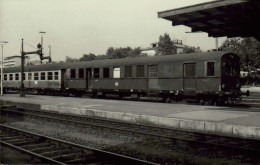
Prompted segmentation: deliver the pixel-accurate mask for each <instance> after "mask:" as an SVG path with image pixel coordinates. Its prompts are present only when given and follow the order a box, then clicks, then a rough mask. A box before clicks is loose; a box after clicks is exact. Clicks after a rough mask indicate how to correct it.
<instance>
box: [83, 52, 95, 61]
mask: <svg viewBox="0 0 260 165" xmlns="http://www.w3.org/2000/svg"><path fill="white" fill-rule="evenodd" d="M96 58H97V56H96V55H95V54H93V53H89V54H83V56H82V57H81V58H79V61H92V60H95V59H96Z"/></svg>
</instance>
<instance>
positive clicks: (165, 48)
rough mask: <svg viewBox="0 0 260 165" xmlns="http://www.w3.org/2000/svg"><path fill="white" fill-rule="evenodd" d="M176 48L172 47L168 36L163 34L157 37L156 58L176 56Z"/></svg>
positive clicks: (172, 44)
mask: <svg viewBox="0 0 260 165" xmlns="http://www.w3.org/2000/svg"><path fill="white" fill-rule="evenodd" d="M176 53H177V48H176V46H174V43H173V41H172V40H171V38H170V36H169V34H167V33H165V34H164V35H163V36H162V35H161V36H160V37H159V42H158V47H157V49H156V54H155V55H156V56H161V55H171V54H176Z"/></svg>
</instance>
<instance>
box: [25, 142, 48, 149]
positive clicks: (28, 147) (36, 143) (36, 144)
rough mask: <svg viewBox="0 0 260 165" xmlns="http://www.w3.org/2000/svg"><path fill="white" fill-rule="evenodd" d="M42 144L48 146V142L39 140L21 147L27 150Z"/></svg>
mask: <svg viewBox="0 0 260 165" xmlns="http://www.w3.org/2000/svg"><path fill="white" fill-rule="evenodd" d="M44 146H50V143H48V142H42V143H39V142H37V141H36V142H35V143H33V144H28V145H24V146H22V147H23V148H25V149H27V150H31V149H33V148H40V147H44Z"/></svg>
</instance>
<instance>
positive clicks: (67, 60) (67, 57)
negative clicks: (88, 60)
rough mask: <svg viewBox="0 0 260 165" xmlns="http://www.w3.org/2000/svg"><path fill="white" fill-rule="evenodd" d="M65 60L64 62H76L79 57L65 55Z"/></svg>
mask: <svg viewBox="0 0 260 165" xmlns="http://www.w3.org/2000/svg"><path fill="white" fill-rule="evenodd" d="M65 61H66V62H78V61H79V59H77V58H72V57H69V56H66V58H65Z"/></svg>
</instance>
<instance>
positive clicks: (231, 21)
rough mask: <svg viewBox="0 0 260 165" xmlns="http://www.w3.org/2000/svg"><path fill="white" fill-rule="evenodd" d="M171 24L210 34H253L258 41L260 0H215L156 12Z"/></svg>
mask: <svg viewBox="0 0 260 165" xmlns="http://www.w3.org/2000/svg"><path fill="white" fill-rule="evenodd" d="M158 17H159V18H164V19H166V20H169V21H172V25H173V26H176V25H185V26H188V27H191V29H192V32H207V33H208V34H209V36H210V37H224V36H227V37H255V38H257V39H258V40H259V41H260V0H216V1H210V2H206V3H201V4H197V5H192V6H187V7H183V8H177V9H172V10H167V11H162V12H158Z"/></svg>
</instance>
